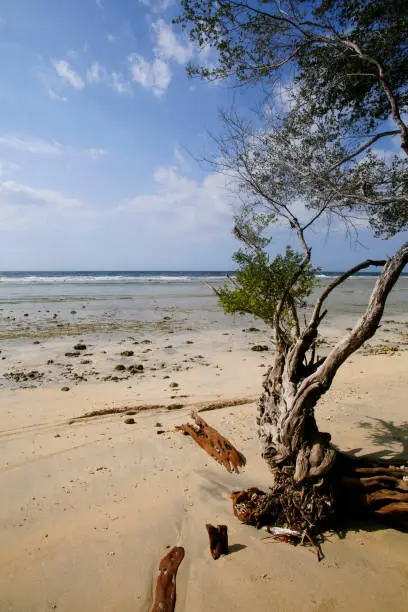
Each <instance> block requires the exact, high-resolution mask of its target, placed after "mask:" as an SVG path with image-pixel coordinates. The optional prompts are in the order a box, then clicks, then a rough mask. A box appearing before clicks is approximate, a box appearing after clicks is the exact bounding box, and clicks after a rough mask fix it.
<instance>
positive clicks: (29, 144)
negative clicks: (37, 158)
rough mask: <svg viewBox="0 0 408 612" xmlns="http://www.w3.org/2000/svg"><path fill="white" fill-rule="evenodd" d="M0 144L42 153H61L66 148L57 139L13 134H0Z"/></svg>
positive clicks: (27, 151) (28, 151)
mask: <svg viewBox="0 0 408 612" xmlns="http://www.w3.org/2000/svg"><path fill="white" fill-rule="evenodd" d="M0 144H2V145H4V146H6V147H8V148H10V149H18V150H19V151H25V152H26V153H37V154H41V155H60V154H61V153H63V152H64V150H65V147H64V146H63V145H61V144H60V143H59V142H57V141H56V140H41V139H39V138H34V139H26V138H20V137H19V136H14V135H11V134H10V135H5V136H0Z"/></svg>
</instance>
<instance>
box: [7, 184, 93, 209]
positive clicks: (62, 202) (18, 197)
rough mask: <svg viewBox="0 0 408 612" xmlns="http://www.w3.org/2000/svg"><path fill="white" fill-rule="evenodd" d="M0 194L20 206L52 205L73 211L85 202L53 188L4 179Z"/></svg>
mask: <svg viewBox="0 0 408 612" xmlns="http://www.w3.org/2000/svg"><path fill="white" fill-rule="evenodd" d="M0 196H1V197H3V196H6V197H7V198H9V201H10V202H11V203H12V202H13V201H14V202H17V203H18V205H20V206H32V205H33V204H36V205H40V206H44V205H47V206H52V207H56V208H58V209H59V210H63V211H71V210H77V209H78V208H83V204H82V203H81V202H80V201H79V200H77V199H75V198H68V197H66V196H64V195H61V194H60V193H59V192H58V191H53V190H51V189H37V188H34V187H29V186H28V185H23V184H21V183H16V182H15V181H3V182H1V183H0Z"/></svg>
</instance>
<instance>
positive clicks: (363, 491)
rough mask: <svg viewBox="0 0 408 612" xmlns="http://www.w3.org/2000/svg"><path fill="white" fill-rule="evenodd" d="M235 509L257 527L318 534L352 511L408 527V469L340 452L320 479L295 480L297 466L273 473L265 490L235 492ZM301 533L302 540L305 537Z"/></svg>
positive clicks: (397, 525) (243, 520) (245, 519)
mask: <svg viewBox="0 0 408 612" xmlns="http://www.w3.org/2000/svg"><path fill="white" fill-rule="evenodd" d="M232 502H233V510H234V514H235V515H236V516H237V517H238V519H239V520H240V521H242V522H243V523H246V524H249V525H254V526H256V527H257V528H259V527H262V526H265V525H268V526H271V525H274V526H281V527H285V528H289V529H292V530H296V531H297V532H299V533H301V534H303V536H304V535H306V536H308V537H316V536H317V535H319V534H321V533H322V532H323V531H324V530H325V529H327V528H330V527H331V526H333V525H335V524H337V525H338V521H339V519H344V518H346V517H351V516H360V517H367V518H371V519H374V520H375V519H377V520H386V521H387V522H392V524H393V526H395V527H397V528H400V529H406V528H407V527H408V468H407V467H396V466H388V465H385V464H383V465H378V464H377V465H371V466H369V465H368V464H367V463H366V462H365V461H364V460H362V461H359V460H356V459H350V458H349V457H347V456H345V455H342V454H340V453H339V455H338V458H337V461H336V465H335V467H334V469H333V470H332V471H331V472H330V473H329V474H327V475H326V476H325V477H324V478H321V479H320V480H319V481H317V482H316V480H315V479H307V480H305V481H303V482H302V483H297V482H296V481H295V478H294V467H292V468H283V469H280V470H276V471H275V472H274V484H273V486H272V487H271V489H270V490H269V491H268V492H267V493H266V492H264V491H260V490H259V489H256V488H252V489H248V490H246V491H238V492H234V493H233V494H232ZM303 536H302V539H304V538H303Z"/></svg>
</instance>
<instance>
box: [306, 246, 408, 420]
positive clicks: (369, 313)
mask: <svg viewBox="0 0 408 612" xmlns="http://www.w3.org/2000/svg"><path fill="white" fill-rule="evenodd" d="M407 263H408V242H406V243H405V244H403V245H402V247H401V248H400V249H399V250H398V251H397V252H396V253H395V255H394V256H393V257H391V259H389V260H388V261H387V263H386V264H385V266H384V268H383V270H382V272H381V274H380V276H379V278H378V279H377V282H376V284H375V287H374V289H373V292H372V294H371V298H370V301H369V303H368V306H367V310H366V312H365V314H364V315H363V316H362V318H361V319H360V321H359V322H358V323H357V324H356V326H355V327H354V329H353V331H352V332H351V333H350V334H348V335H347V336H346V337H345V338H343V339H342V340H340V342H338V343H337V344H336V346H335V347H334V348H333V349H332V350H331V351H330V353H329V354H328V355H327V357H326V360H325V362H324V363H323V364H322V365H321V366H320V367H319V368H318V369H317V371H316V372H315V373H314V374H312V376H309V377H308V378H307V379H305V380H304V381H303V383H302V385H301V386H300V387H299V389H298V391H297V394H296V398H295V401H296V403H299V406H301V405H302V406H303V408H302V409H303V410H304V406H305V403H304V402H305V401H306V403H307V399H310V401H313V404H315V403H316V401H317V400H318V399H319V398H320V397H321V396H322V395H323V394H324V393H325V392H326V391H327V390H328V389H329V388H330V385H331V383H332V380H333V378H334V376H335V374H336V372H337V370H338V369H339V367H340V366H341V365H342V364H343V363H344V362H345V361H346V359H347V358H348V357H349V356H350V355H351V354H352V353H354V352H355V351H357V350H358V349H359V348H360V347H361V346H362V345H363V344H364V342H366V341H367V340H368V339H369V338H371V337H372V336H373V335H374V334H375V332H376V330H377V327H378V325H379V324H380V321H381V317H382V315H383V312H384V307H385V303H386V301H387V298H388V295H389V293H390V291H391V290H392V288H393V287H394V285H395V283H396V282H397V280H398V278H399V276H400V274H401V272H402V271H403V269H404V267H405V266H406V265H407Z"/></svg>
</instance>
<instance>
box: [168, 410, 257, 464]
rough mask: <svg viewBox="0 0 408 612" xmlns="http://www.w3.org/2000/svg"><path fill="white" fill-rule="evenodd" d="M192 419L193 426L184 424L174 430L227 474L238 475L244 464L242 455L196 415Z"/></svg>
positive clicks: (244, 460)
mask: <svg viewBox="0 0 408 612" xmlns="http://www.w3.org/2000/svg"><path fill="white" fill-rule="evenodd" d="M192 418H193V419H194V421H195V424H194V425H191V424H190V423H185V424H184V425H178V426H177V427H176V429H177V430H178V431H182V432H183V434H184V435H187V436H191V437H192V438H193V440H194V441H195V442H197V444H198V445H199V446H201V448H202V449H203V450H205V452H206V453H208V454H209V455H210V457H213V458H214V459H215V460H216V461H217V463H220V464H221V465H223V466H224V467H225V469H226V470H227V471H228V472H232V471H235V472H237V474H238V473H239V468H241V467H243V466H244V465H245V464H246V459H245V457H244V455H243V454H242V453H240V452H239V451H238V450H237V449H236V448H235V447H234V446H233V445H232V444H231V442H230V441H229V440H227V438H224V436H223V435H221V434H220V433H219V432H218V431H217V430H216V429H214V427H211V425H208V423H207V422H206V421H204V419H203V418H201V417H200V416H198V414H196V413H193V414H192Z"/></svg>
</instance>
